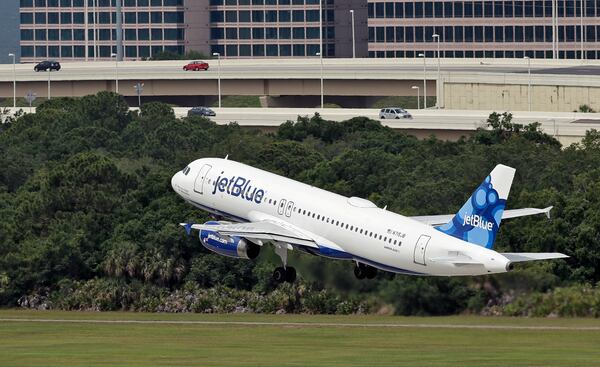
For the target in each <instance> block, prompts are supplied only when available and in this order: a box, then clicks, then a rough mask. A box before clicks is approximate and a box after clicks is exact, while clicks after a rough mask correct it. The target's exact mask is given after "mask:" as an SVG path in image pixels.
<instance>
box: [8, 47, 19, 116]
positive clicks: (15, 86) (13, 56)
mask: <svg viewBox="0 0 600 367" xmlns="http://www.w3.org/2000/svg"><path fill="white" fill-rule="evenodd" d="M8 56H9V57H12V59H13V110H14V109H16V108H17V69H16V66H15V65H16V61H15V60H16V56H15V54H13V53H12V52H11V53H9V54H8ZM13 112H14V111H13Z"/></svg>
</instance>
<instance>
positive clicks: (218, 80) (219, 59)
mask: <svg viewBox="0 0 600 367" xmlns="http://www.w3.org/2000/svg"><path fill="white" fill-rule="evenodd" d="M213 56H216V57H217V63H218V64H217V65H218V66H217V89H218V93H219V108H221V54H220V53H219V52H213Z"/></svg>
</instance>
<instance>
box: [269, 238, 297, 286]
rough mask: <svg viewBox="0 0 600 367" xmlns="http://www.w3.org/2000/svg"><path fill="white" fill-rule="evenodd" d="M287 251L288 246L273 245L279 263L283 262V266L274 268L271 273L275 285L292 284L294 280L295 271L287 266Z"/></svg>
mask: <svg viewBox="0 0 600 367" xmlns="http://www.w3.org/2000/svg"><path fill="white" fill-rule="evenodd" d="M287 250H288V244H286V243H275V253H276V254H277V255H278V256H279V257H280V258H281V262H283V266H280V267H278V268H276V269H275V271H274V272H273V280H275V281H276V282H277V283H283V282H288V283H293V282H294V281H295V280H296V269H294V268H293V267H291V266H287Z"/></svg>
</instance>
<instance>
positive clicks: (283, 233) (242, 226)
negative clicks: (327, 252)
mask: <svg viewBox="0 0 600 367" xmlns="http://www.w3.org/2000/svg"><path fill="white" fill-rule="evenodd" d="M181 225H182V226H183V227H185V230H186V232H187V233H188V234H189V233H190V231H191V230H192V229H196V230H207V231H214V232H217V233H219V234H220V235H223V236H230V237H233V236H236V237H244V238H246V239H248V240H251V241H252V240H255V241H265V242H266V241H279V242H285V243H289V244H291V245H300V246H307V247H313V248H317V249H318V248H319V246H317V244H316V243H315V241H314V240H313V239H312V238H310V237H308V236H306V235H305V234H303V233H301V232H300V231H298V230H296V229H294V227H293V226H291V225H285V224H283V223H277V222H274V221H270V220H261V221H257V222H248V223H226V224H191V223H181Z"/></svg>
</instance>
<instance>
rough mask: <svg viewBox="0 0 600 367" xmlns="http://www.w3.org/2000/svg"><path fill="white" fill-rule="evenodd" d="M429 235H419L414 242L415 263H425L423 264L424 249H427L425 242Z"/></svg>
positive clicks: (427, 240)
mask: <svg viewBox="0 0 600 367" xmlns="http://www.w3.org/2000/svg"><path fill="white" fill-rule="evenodd" d="M430 239H431V237H429V236H426V235H421V236H420V237H419V239H418V240H417V243H416V244H415V252H414V262H415V263H416V264H421V265H426V264H425V251H426V250H427V244H428V243H429V240H430Z"/></svg>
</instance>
